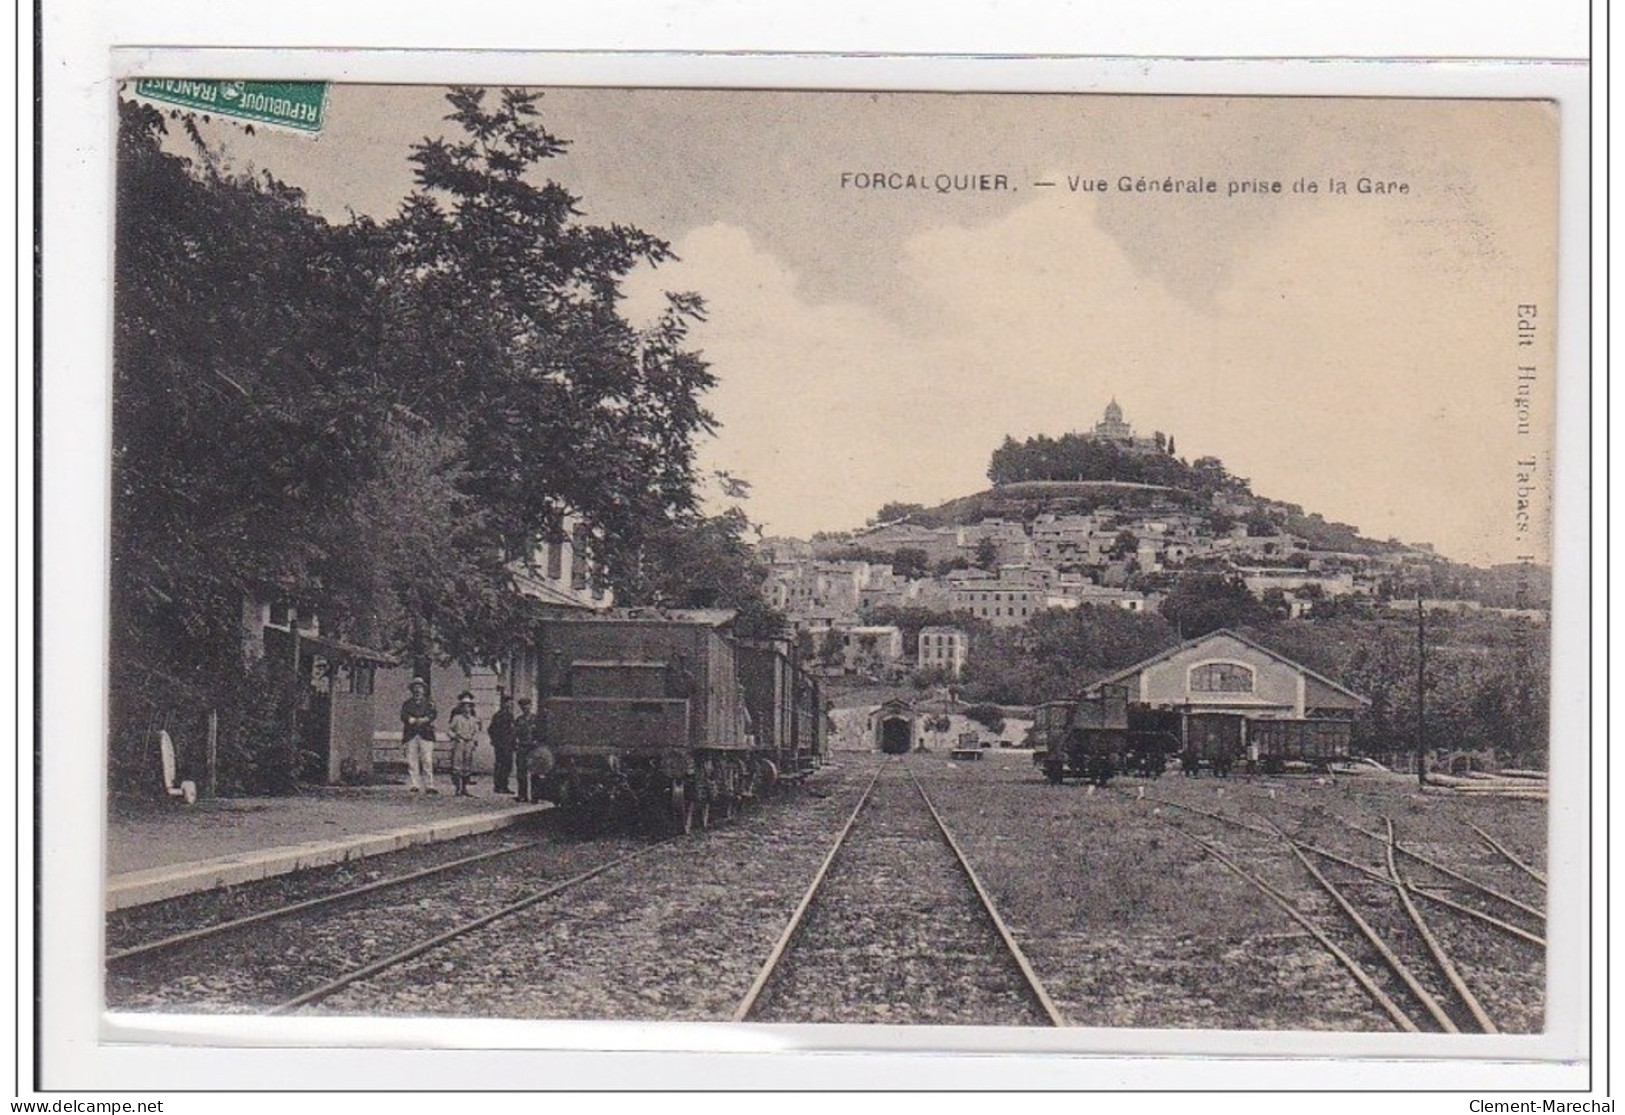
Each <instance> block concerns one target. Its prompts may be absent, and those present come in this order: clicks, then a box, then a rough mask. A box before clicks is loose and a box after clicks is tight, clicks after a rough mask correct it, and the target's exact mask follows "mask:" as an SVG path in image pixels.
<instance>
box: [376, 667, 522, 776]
mask: <svg viewBox="0 0 1625 1115" xmlns="http://www.w3.org/2000/svg"><path fill="white" fill-rule="evenodd" d="M410 689H411V696H410V697H408V698H407V699H406V701H405V703H403V704H402V705H401V742H402V743H403V744H405V746H406V778H407V784H408V785H409V787H410V788H411V792H412V793H414V794H416V793H420V792H421V793H425V794H438V793H439V792H440V791H439V790H437V789H435V785H434V745H435V735H436V731H435V720H436V718H437V717H438V715H439V713H438V711H437V710H436V709H435V706H434V702H433V701H431V700H430V699H429V683H428V682H426V681H424V680H423V679H422V678H413V679H412V684H411V686H410ZM513 705H514V701H513V696H512V695H511V694H508V693H504V694H502V699H501V704H500V707H499V708H498V709H497V711H496V712H495V713H494V714H493V715H492V717H491V723H490V724H489V725H482V724H481V723H480V718H479V714H478V713H477V712H475V711H474V694H472V693H470V692H468V691H467V690H464V691H463V692H462V693H461V694H459V695H458V697H457V708H456V709H455V710H454V711H453V712H452V714H451V719H450V720H448V721H447V723H446V734H447V737H448V738H449V739H450V741H451V783H452V786H453V787H454V792H455V793H456V796H458V797H467V796H468V787H469V783H471V782H472V781H473V779H474V749H475V748H476V747H478V746H479V741H480V735H481V733H482V732H483V733H484V734H485V735H487V736H488V737H489V738H490V740H491V749H492V750H493V751H494V752H496V763H495V768H494V773H493V775H492V780H491V792H492V793H493V794H513V793H517V797H518V800H519V801H526V802H528V801H530V800H532V794H531V778H530V773H531V762H530V756H531V752H532V750H533V749H535V748H537V747H539V746H541V743H542V727H541V722H540V720H539V718H538V717H537V716H536V715H535V713H534V712H532V710H531V700H530V698H529V697H521V698H519V711H518V712H517V713H516V712H514V708H513ZM510 777H511V778H512V779H513V785H514V788H513V789H509V779H510Z"/></svg>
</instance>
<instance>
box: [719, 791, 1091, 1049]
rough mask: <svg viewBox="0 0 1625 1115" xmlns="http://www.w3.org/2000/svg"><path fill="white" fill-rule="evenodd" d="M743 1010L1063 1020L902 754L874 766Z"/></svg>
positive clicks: (755, 1015)
mask: <svg viewBox="0 0 1625 1115" xmlns="http://www.w3.org/2000/svg"><path fill="white" fill-rule="evenodd" d="M990 942H996V943H994V944H993V947H992V948H991V949H990V948H989V944H990ZM733 1019H734V1021H740V1022H743V1021H761V1022H880V1023H898V1024H902V1023H909V1024H962V1025H967V1024H968V1025H1029V1026H1033V1025H1050V1026H1064V1025H1066V1019H1065V1018H1064V1017H1063V1016H1062V1014H1061V1012H1060V1010H1059V1008H1058V1007H1056V1005H1055V1003H1054V1001H1053V1000H1052V999H1051V997H1050V995H1049V993H1048V992H1047V991H1046V990H1045V988H1044V986H1043V984H1042V982H1040V980H1039V979H1038V976H1037V975H1036V973H1035V972H1034V971H1033V968H1032V965H1031V964H1030V963H1029V962H1028V960H1027V957H1026V955H1025V954H1024V953H1023V952H1022V950H1021V948H1020V946H1019V945H1018V944H1017V943H1016V940H1015V938H1014V936H1013V935H1012V934H1011V932H1010V930H1009V927H1008V926H1007V925H1006V924H1005V922H1004V919H1003V918H1002V917H1001V916H1000V914H999V912H998V910H997V908H996V907H995V906H994V904H993V901H992V899H991V897H990V896H989V895H988V892H987V889H986V888H985V887H984V886H983V885H982V882H981V880H980V879H979V878H978V877H977V875H976V872H975V870H974V869H973V868H972V867H971V865H970V863H969V861H968V860H967V859H966V858H965V856H964V854H963V852H962V851H961V849H960V847H959V844H958V842H957V841H956V840H955V839H954V836H953V834H952V833H951V832H950V831H949V829H948V827H947V825H946V824H945V823H944V822H943V820H942V817H941V815H940V814H939V813H938V812H937V810H936V807H935V806H934V805H933V804H932V803H931V800H930V798H929V796H928V795H927V794H926V791H925V788H924V786H923V785H921V783H920V781H919V780H918V778H916V777H915V776H914V774H913V772H912V770H910V769H909V768H908V766H907V765H906V760H903V761H893V762H890V763H887V764H885V765H883V766H881V767H880V768H878V769H877V770H876V772H875V774H874V777H873V778H872V779H871V781H870V782H869V785H868V786H867V787H866V788H865V790H864V792H863V794H862V796H861V797H860V798H859V800H858V803H857V805H856V806H855V807H854V809H853V810H852V813H851V816H850V817H849V818H848V819H847V822H846V824H845V825H844V826H843V827H842V829H841V830H840V832H839V834H838V835H837V837H836V839H835V841H834V842H833V844H832V845H831V847H830V850H829V852H828V854H827V855H826V856H825V857H824V860H823V862H822V864H821V865H820V866H819V869H818V871H817V872H816V873H815V874H814V876H813V879H812V882H811V884H810V885H809V886H808V888H807V890H806V892H805V893H804V894H803V896H802V898H801V901H800V902H799V903H798V904H797V905H796V908H795V910H794V912H793V913H792V914H791V917H790V919H789V921H788V923H787V924H786V925H785V927H784V929H783V931H782V932H781V933H780V935H779V938H778V940H777V942H776V943H775V944H774V946H773V948H772V950H771V951H770V952H769V954H768V957H767V959H766V961H765V962H764V964H763V965H762V967H761V969H760V970H759V972H758V973H757V975H756V978H755V979H754V980H753V981H752V983H751V986H750V988H749V990H748V991H747V992H746V994H745V996H744V998H743V999H741V1001H740V1002H739V1005H738V1007H737V1008H736V1009H735V1011H734V1014H733Z"/></svg>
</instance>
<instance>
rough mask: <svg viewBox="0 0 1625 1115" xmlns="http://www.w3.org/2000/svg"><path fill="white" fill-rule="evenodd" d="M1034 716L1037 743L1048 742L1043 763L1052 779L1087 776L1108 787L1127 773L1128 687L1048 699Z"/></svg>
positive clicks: (1041, 764)
mask: <svg viewBox="0 0 1625 1115" xmlns="http://www.w3.org/2000/svg"><path fill="white" fill-rule="evenodd" d="M1034 716H1035V720H1034V725H1033V728H1034V743H1035V745H1039V744H1040V741H1042V743H1041V745H1042V746H1044V747H1045V751H1044V752H1043V758H1042V760H1040V763H1039V765H1040V766H1042V767H1043V770H1044V777H1045V778H1048V779H1049V780H1050V781H1051V782H1054V783H1057V784H1058V783H1060V782H1062V781H1064V780H1066V779H1067V778H1083V779H1087V780H1088V781H1090V782H1092V783H1094V784H1095V785H1097V786H1105V785H1106V784H1107V783H1109V782H1110V781H1111V779H1112V777H1113V776H1114V775H1116V774H1120V773H1121V772H1122V770H1123V756H1124V753H1125V751H1126V750H1127V748H1128V736H1129V724H1128V690H1127V689H1125V688H1124V687H1123V686H1121V685H1105V686H1101V687H1100V688H1099V689H1098V690H1096V691H1094V692H1093V693H1089V694H1085V695H1084V696H1082V697H1079V698H1078V699H1077V700H1075V701H1050V702H1047V703H1046V704H1043V705H1039V706H1038V708H1037V709H1035V710H1034ZM1040 722H1043V723H1044V727H1043V728H1042V729H1040V728H1039V723H1040Z"/></svg>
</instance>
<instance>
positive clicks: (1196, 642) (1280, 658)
mask: <svg viewBox="0 0 1625 1115" xmlns="http://www.w3.org/2000/svg"><path fill="white" fill-rule="evenodd" d="M1220 635H1227V636H1229V637H1230V638H1232V639H1234V640H1236V642H1238V643H1242V644H1245V645H1246V646H1249V647H1252V648H1253V649H1254V650H1256V651H1258V652H1259V653H1260V654H1266V655H1268V656H1269V657H1271V658H1273V659H1275V660H1276V661H1277V662H1281V663H1284V664H1286V665H1288V666H1290V667H1292V668H1293V669H1294V670H1301V671H1303V674H1304V676H1305V677H1311V678H1314V679H1315V680H1316V681H1318V682H1320V683H1321V684H1322V685H1326V686H1329V687H1331V688H1332V689H1335V690H1337V691H1338V692H1339V693H1341V694H1343V695H1344V696H1345V697H1351V698H1353V699H1354V700H1356V701H1359V702H1360V703H1361V704H1365V705H1369V704H1370V703H1371V698H1369V697H1362V696H1360V695H1359V694H1358V693H1356V692H1354V690H1352V689H1349V688H1348V687H1347V686H1343V685H1339V684H1338V683H1337V682H1335V681H1333V680H1332V679H1331V678H1329V677H1327V676H1326V675H1325V674H1317V673H1316V672H1315V671H1313V670H1311V669H1310V668H1309V667H1308V666H1305V665H1304V664H1303V663H1302V662H1294V661H1293V660H1292V659H1290V658H1288V657H1287V656H1286V655H1284V654H1282V653H1281V652H1280V651H1278V650H1272V649H1270V648H1269V647H1267V646H1265V645H1264V644H1263V643H1260V642H1258V641H1257V640H1256V639H1249V638H1248V637H1247V636H1245V635H1242V634H1240V633H1239V632H1236V631H1232V630H1231V629H1230V628H1228V627H1221V628H1219V629H1218V630H1217V631H1209V632H1208V633H1207V634H1206V635H1198V636H1197V637H1196V638H1194V639H1186V640H1185V641H1184V642H1183V643H1179V644H1178V645H1176V646H1171V647H1169V648H1168V649H1167V650H1165V651H1161V652H1159V653H1157V654H1153V655H1152V656H1151V657H1150V658H1147V659H1145V660H1144V661H1142V662H1136V663H1135V664H1134V665H1132V666H1126V667H1124V668H1123V669H1121V670H1118V671H1117V672H1116V673H1115V674H1108V675H1107V676H1105V677H1103V678H1099V679H1098V680H1096V681H1094V682H1093V683H1091V684H1090V685H1089V688H1090V689H1093V688H1095V687H1096V686H1099V685H1117V684H1120V683H1122V682H1124V681H1127V680H1128V679H1129V678H1131V677H1133V676H1134V675H1135V674H1138V673H1139V672H1140V671H1142V670H1144V669H1145V668H1146V667H1148V666H1154V665H1156V664H1157V663H1158V662H1164V661H1166V660H1168V659H1170V658H1172V657H1173V656H1174V655H1176V654H1178V653H1180V652H1181V651H1186V650H1189V649H1191V648H1192V647H1195V646H1200V645H1201V644H1202V643H1205V642H1207V641H1208V640H1209V639H1213V638H1216V637H1218V636H1220Z"/></svg>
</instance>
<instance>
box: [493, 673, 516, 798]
mask: <svg viewBox="0 0 1625 1115" xmlns="http://www.w3.org/2000/svg"><path fill="white" fill-rule="evenodd" d="M486 734H487V735H489V736H490V737H491V750H492V751H494V752H496V768H495V770H494V772H493V773H492V775H491V792H492V793H493V794H511V793H513V791H512V790H510V789H508V776H509V775H510V774H511V773H512V771H513V741H514V719H513V694H511V693H504V694H503V695H502V699H501V702H500V704H499V705H498V707H497V710H496V712H494V713H492V714H491V725H490V727H488V728H487V729H486Z"/></svg>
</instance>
